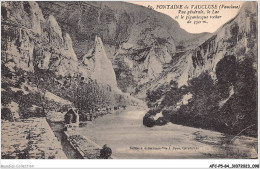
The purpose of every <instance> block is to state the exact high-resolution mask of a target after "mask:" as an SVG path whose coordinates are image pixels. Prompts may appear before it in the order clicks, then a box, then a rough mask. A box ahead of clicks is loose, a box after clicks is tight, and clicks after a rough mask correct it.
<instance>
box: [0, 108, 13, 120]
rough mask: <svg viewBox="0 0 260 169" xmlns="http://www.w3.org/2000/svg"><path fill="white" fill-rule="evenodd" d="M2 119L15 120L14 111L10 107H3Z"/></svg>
mask: <svg viewBox="0 0 260 169" xmlns="http://www.w3.org/2000/svg"><path fill="white" fill-rule="evenodd" d="M1 119H2V120H8V121H14V118H13V113H12V112H11V110H10V109H8V108H2V110H1Z"/></svg>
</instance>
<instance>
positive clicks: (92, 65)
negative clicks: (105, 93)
mask: <svg viewBox="0 0 260 169" xmlns="http://www.w3.org/2000/svg"><path fill="white" fill-rule="evenodd" d="M83 63H84V64H85V65H86V66H87V67H88V68H89V69H90V71H89V74H90V76H91V78H92V79H95V80H96V81H97V82H98V83H101V84H107V85H109V86H110V87H112V88H113V89H114V90H118V87H117V81H116V75H115V72H114V69H113V66H112V63H111V61H110V60H109V59H108V57H107V54H106V51H105V48H104V46H103V42H102V40H101V38H100V37H96V38H95V43H94V48H93V49H90V51H89V52H88V53H87V54H86V55H85V56H84V59H83Z"/></svg>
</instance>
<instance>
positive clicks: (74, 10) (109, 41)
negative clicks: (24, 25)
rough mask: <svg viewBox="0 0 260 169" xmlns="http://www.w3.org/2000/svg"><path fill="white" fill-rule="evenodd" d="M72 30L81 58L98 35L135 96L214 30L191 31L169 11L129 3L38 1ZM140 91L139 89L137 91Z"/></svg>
mask: <svg viewBox="0 0 260 169" xmlns="http://www.w3.org/2000/svg"><path fill="white" fill-rule="evenodd" d="M38 3H39V5H40V7H41V9H42V11H43V14H44V15H49V14H51V15H53V16H55V17H56V18H57V21H58V23H59V24H60V25H61V28H62V30H63V31H64V32H69V33H70V35H71V37H72V41H73V48H74V50H75V52H76V54H77V56H78V58H79V60H82V59H83V60H84V56H85V55H86V54H87V53H88V52H89V50H91V49H92V48H94V46H95V37H96V36H99V37H100V38H101V39H102V41H103V43H104V48H105V51H106V54H107V56H108V58H109V59H110V60H111V62H112V64H113V68H114V70H115V73H116V79H117V83H118V86H119V87H120V89H121V90H123V91H124V92H128V93H132V94H136V93H138V89H139V87H140V86H141V85H144V84H145V83H147V82H149V81H150V80H151V79H153V78H156V77H158V76H159V75H160V74H161V73H162V72H163V70H164V68H165V67H167V66H168V65H169V64H172V62H174V61H175V60H176V58H178V56H179V53H181V52H183V50H187V49H190V48H193V47H194V46H197V45H198V44H200V43H202V42H203V41H204V40H205V39H206V38H207V37H208V36H209V34H207V33H202V34H189V33H187V32H186V31H184V30H183V29H181V28H180V26H179V24H178V23H177V22H176V21H174V20H173V19H172V18H170V17H169V16H167V15H164V14H161V13H158V12H156V11H154V10H150V9H147V8H145V7H141V6H137V5H133V4H130V3H125V2H77V3H74V2H38ZM136 89H137V91H136Z"/></svg>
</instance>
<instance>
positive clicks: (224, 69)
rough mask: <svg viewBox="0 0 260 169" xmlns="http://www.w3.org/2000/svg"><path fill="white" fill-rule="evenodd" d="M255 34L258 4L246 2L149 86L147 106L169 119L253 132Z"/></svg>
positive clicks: (227, 130)
mask: <svg viewBox="0 0 260 169" xmlns="http://www.w3.org/2000/svg"><path fill="white" fill-rule="evenodd" d="M257 34H258V32H257V5H256V3H255V2H247V3H245V4H244V5H243V6H242V8H241V10H240V11H239V13H238V14H237V16H236V17H235V18H233V19H232V20H230V21H229V22H227V23H226V24H224V25H223V26H222V27H221V28H219V29H218V30H217V31H216V32H215V33H213V35H212V36H211V37H210V38H209V39H208V40H206V41H205V42H204V43H202V44H201V45H199V46H198V47H196V48H194V49H192V50H190V51H187V52H185V53H184V54H183V55H182V56H181V57H180V59H179V60H178V61H177V62H176V64H175V65H173V67H172V68H171V69H168V72H167V73H165V74H163V75H161V76H160V77H159V78H158V80H157V81H155V82H154V83H153V84H152V85H150V89H149V90H148V93H147V94H148V95H147V100H148V103H149V106H151V107H157V108H158V110H157V111H158V113H159V112H160V111H163V114H164V115H165V117H167V118H168V119H170V121H172V122H174V123H180V124H185V125H192V126H198V127H205V128H211V129H214V130H218V131H222V132H230V133H239V131H241V130H243V129H244V128H247V127H249V128H250V129H248V130H247V131H245V132H244V133H247V134H249V135H251V134H252V135H255V134H256V131H257V127H256V124H257V120H256V117H257V97H256V95H257V46H258V43H257ZM185 96H189V98H188V99H187V98H185ZM206 121H208V122H209V123H207V122H206Z"/></svg>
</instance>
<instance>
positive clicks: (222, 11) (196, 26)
mask: <svg viewBox="0 0 260 169" xmlns="http://www.w3.org/2000/svg"><path fill="white" fill-rule="evenodd" d="M129 2H130V3H133V4H137V5H142V6H145V7H148V6H149V7H152V8H153V10H156V11H158V12H161V13H164V14H166V15H169V16H170V17H172V18H173V19H174V20H176V21H178V22H179V24H180V27H181V28H183V29H185V30H186V31H187V32H190V33H201V32H215V31H216V30H217V29H218V28H219V27H221V26H222V25H223V24H225V23H226V22H227V21H229V20H231V19H232V18H234V17H235V16H236V15H237V13H238V11H239V9H240V8H241V6H242V4H243V3H244V2H243V1H233V2H232V1H218V2H214V1H201V2H198V1H189V2H187V1H150V2H149V1H129ZM166 5H167V6H166ZM172 5H175V6H172ZM180 5H183V6H182V7H180ZM215 5H216V6H215ZM185 6H186V7H188V9H185ZM232 6H233V7H234V6H237V7H238V8H232ZM167 7H170V8H171V9H167ZM172 7H173V8H175V9H172ZM192 7H193V9H191V8H192ZM214 7H216V8H217V9H213V8H214ZM222 7H225V8H222ZM228 7H229V8H228ZM230 7H231V8H230ZM239 7H240V8H239ZM180 8H181V9H180ZM195 8H196V9H195ZM205 8H208V9H205ZM209 8H210V9H209ZM208 10H209V11H210V14H207V11H208ZM213 10H214V12H213ZM184 11H185V13H183V12H184ZM189 11H192V12H197V13H195V14H194V13H193V14H190V13H189V14H188V12H189ZM201 11H204V14H201V13H200V12H201ZM179 12H182V13H179ZM178 15H179V16H178ZM180 15H182V16H183V19H181V16H180ZM216 15H218V19H216V18H209V17H210V16H213V17H214V16H216ZM189 16H195V17H196V16H199V17H207V16H208V19H203V20H204V21H206V22H207V23H203V21H202V20H201V19H199V20H198V19H196V20H195V19H193V20H191V23H187V21H188V20H189V19H188V18H189ZM176 17H178V18H176ZM187 17H188V18H187ZM186 18H187V19H188V20H186ZM194 21H195V22H194ZM199 21H201V22H199Z"/></svg>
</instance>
